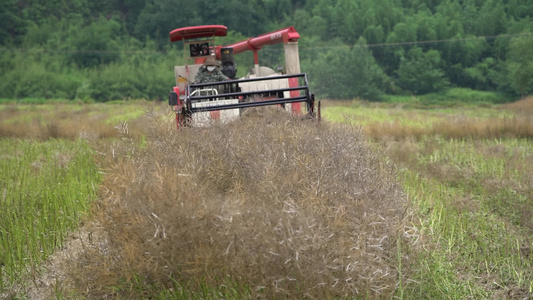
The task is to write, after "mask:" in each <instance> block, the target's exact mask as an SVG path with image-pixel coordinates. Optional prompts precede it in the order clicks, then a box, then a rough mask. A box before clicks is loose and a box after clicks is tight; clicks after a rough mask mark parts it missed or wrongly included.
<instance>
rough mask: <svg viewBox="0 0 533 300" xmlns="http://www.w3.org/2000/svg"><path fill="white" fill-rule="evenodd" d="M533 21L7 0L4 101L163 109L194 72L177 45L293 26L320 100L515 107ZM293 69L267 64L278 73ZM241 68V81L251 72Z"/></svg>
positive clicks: (350, 3)
mask: <svg viewBox="0 0 533 300" xmlns="http://www.w3.org/2000/svg"><path fill="white" fill-rule="evenodd" d="M532 16H533V2H531V1H529V0H488V1H480V0H465V1H462V0H444V1H421V0H355V1H354V0H282V1H278V0H246V1H244V3H243V1H237V0H228V1H223V2H213V1H208V0H198V1H194V2H190V1H184V0H149V1H141V0H121V1H117V0H111V1H103V0H96V1H89V0H68V1H60V0H48V1H44V0H27V1H20V0H4V1H2V3H0V78H1V79H2V80H1V82H0V97H5V98H24V97H45V98H67V99H92V100H96V101H108V100H111V99H128V98H150V99H154V98H164V97H165V95H166V94H167V92H168V91H169V90H170V87H171V86H172V84H173V81H174V78H173V72H172V68H173V66H174V65H178V64H181V63H183V56H182V54H181V47H182V45H180V44H179V43H176V44H175V45H174V44H170V42H169V41H168V33H169V32H170V31H171V30H173V29H175V28H179V27H184V26H193V25H205V24H223V25H226V26H228V28H229V29H230V34H229V36H228V37H227V38H223V39H220V40H219V42H221V43H223V44H227V43H230V42H234V41H238V40H240V39H244V38H247V37H251V36H256V35H259V34H262V33H266V32H270V31H273V30H277V29H280V28H283V27H286V26H294V27H295V28H296V30H297V31H298V32H299V33H300V35H301V39H300V58H301V60H302V64H301V67H302V71H304V72H308V73H309V74H310V75H312V76H310V81H311V86H312V88H313V90H316V94H317V96H318V97H322V98H323V97H329V98H334V99H335V98H338V99H345V98H355V97H359V98H365V99H371V100H379V99H382V96H383V94H393V95H411V94H415V95H419V94H427V93H435V92H443V91H445V90H446V89H448V88H450V87H460V88H468V89H474V90H482V91H491V92H498V93H502V94H505V95H507V96H508V97H515V98H516V97H518V96H520V95H522V96H524V95H527V94H529V93H531V92H532V86H533V84H532V82H531V81H532V78H533V76H532V74H533V59H531V55H532V54H531V51H529V49H531V48H532V47H533V34H532V32H533V22H531V18H532ZM241 56H244V57H251V56H246V55H241ZM282 59H283V56H282V52H281V51H280V49H279V48H276V47H266V48H264V49H262V50H261V52H260V60H261V63H262V64H264V65H267V66H269V67H275V66H276V65H277V64H279V62H280V61H282ZM237 62H238V63H239V74H241V75H243V74H244V73H245V72H246V70H247V69H248V68H249V67H250V66H251V65H252V60H251V59H249V60H247V61H243V60H242V59H241V61H239V60H238V61H237Z"/></svg>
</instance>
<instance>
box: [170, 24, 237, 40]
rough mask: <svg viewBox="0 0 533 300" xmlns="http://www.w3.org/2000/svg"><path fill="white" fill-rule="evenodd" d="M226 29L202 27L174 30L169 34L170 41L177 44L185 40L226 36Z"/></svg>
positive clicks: (216, 26) (212, 26)
mask: <svg viewBox="0 0 533 300" xmlns="http://www.w3.org/2000/svg"><path fill="white" fill-rule="evenodd" d="M227 34H228V28H227V27H226V26H223V25H202V26H191V27H183V28H178V29H174V30H172V31H171V32H170V41H171V42H177V41H181V40H187V39H195V38H204V37H212V36H226V35H227Z"/></svg>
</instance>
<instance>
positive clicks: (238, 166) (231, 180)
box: [73, 112, 407, 298]
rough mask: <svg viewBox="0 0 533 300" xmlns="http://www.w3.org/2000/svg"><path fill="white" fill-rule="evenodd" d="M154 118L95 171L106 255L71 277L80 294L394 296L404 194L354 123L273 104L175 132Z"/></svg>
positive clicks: (94, 256)
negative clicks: (221, 291) (228, 289)
mask: <svg viewBox="0 0 533 300" xmlns="http://www.w3.org/2000/svg"><path fill="white" fill-rule="evenodd" d="M154 122H155V123H154V125H153V126H152V128H151V130H150V131H151V132H150V134H149V142H148V145H147V147H146V148H145V149H144V150H143V152H142V153H140V152H137V153H136V154H135V155H133V156H131V157H129V158H128V159H127V160H125V161H120V163H116V164H115V166H114V167H113V169H112V170H110V171H109V172H108V173H107V176H106V179H105V182H104V186H103V188H102V189H101V191H102V193H103V195H102V201H101V202H100V203H99V208H100V209H99V212H97V213H96V214H97V217H99V219H100V222H101V223H102V224H103V226H104V227H105V230H106V231H107V233H108V234H109V241H110V243H111V244H110V249H111V250H109V251H108V252H106V253H105V254H102V253H97V252H94V253H89V254H88V257H87V260H85V261H84V262H82V263H81V264H80V268H76V270H77V271H78V272H76V274H74V275H73V276H75V277H76V276H78V277H81V278H85V277H88V278H94V280H92V281H89V282H90V287H89V289H88V294H89V295H88V296H90V297H91V296H93V297H99V296H102V295H103V294H108V293H109V292H110V289H109V288H110V287H113V290H115V291H116V290H117V289H116V287H117V285H118V286H119V289H118V290H119V295H121V296H125V297H140V296H141V295H138V294H135V293H136V292H135V291H136V290H135V289H129V288H126V287H130V285H131V284H133V282H134V281H135V282H137V283H136V284H139V283H138V281H140V282H141V283H140V284H141V285H146V286H152V287H153V286H156V287H157V286H166V287H169V288H170V287H174V288H176V285H175V283H176V282H178V283H179V286H180V287H186V288H187V289H191V290H193V291H194V289H196V288H199V287H200V286H203V285H207V286H220V285H222V284H226V285H227V284H228V283H229V284H236V286H240V287H244V288H243V289H244V290H245V291H243V292H242V293H244V294H248V295H249V296H250V297H251V298H257V297H265V298H272V297H275V298H279V297H289V298H293V297H310V298H325V297H328V298H329V297H336V296H339V297H344V296H355V295H366V296H371V297H384V298H389V297H390V296H391V295H392V294H393V293H395V292H396V291H397V289H398V286H399V283H398V282H399V279H400V278H401V277H402V276H404V277H405V274H403V275H402V274H401V272H400V270H399V268H398V265H399V263H398V259H399V257H398V256H400V257H401V256H403V254H401V253H400V254H399V253H398V249H399V248H398V247H397V242H398V241H399V240H400V239H402V236H403V232H404V230H403V227H404V220H405V218H406V207H407V203H406V196H405V195H404V194H403V192H402V190H401V188H400V187H399V185H398V184H397V183H396V176H395V171H394V169H393V166H392V165H389V164H387V163H384V162H383V160H381V159H380V158H378V157H377V155H376V154H375V153H373V152H371V151H370V150H369V148H368V147H367V145H366V144H365V142H364V138H363V136H362V134H361V132H360V130H359V129H358V128H356V127H354V126H351V125H347V124H337V125H334V124H320V125H317V124H316V123H313V122H311V121H307V120H303V121H302V120H298V119H295V118H292V117H290V116H286V115H285V114H276V113H274V114H272V112H270V113H268V114H267V116H263V118H256V117H254V116H252V115H250V116H244V117H243V118H241V119H239V120H237V121H235V122H232V123H229V124H225V125H215V126H213V127H210V128H202V129H198V128H185V129H183V130H181V131H179V132H178V133H176V132H175V127H174V124H172V123H169V122H166V121H161V120H154ZM91 255H92V256H91ZM403 259H405V257H403ZM95 262H99V265H96V263H95ZM403 263H404V264H405V261H404V262H403ZM102 266H105V268H102ZM103 269H105V271H103ZM134 279H135V280H134ZM404 279H405V278H404ZM82 282H84V285H85V286H84V287H83V289H84V290H85V288H87V281H82ZM119 282H125V285H123V286H121V285H120V284H119ZM400 288H401V287H400ZM115 295H116V294H115ZM241 295H242V294H241Z"/></svg>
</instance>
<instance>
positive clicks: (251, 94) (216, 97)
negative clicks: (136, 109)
mask: <svg viewBox="0 0 533 300" xmlns="http://www.w3.org/2000/svg"><path fill="white" fill-rule="evenodd" d="M226 34H227V27H225V26H222V25H205V26H192V27H184V28H179V29H175V30H173V31H171V32H170V41H171V42H177V41H183V45H184V52H185V58H186V61H188V62H190V63H191V64H186V65H183V66H176V67H174V73H175V77H176V86H175V87H174V89H173V91H172V92H171V93H170V94H169V105H170V106H172V108H173V110H174V112H175V113H176V121H177V126H178V129H179V128H180V127H181V126H195V127H203V126H209V125H210V124H212V123H213V122H214V121H216V120H219V121H221V122H228V121H231V120H234V119H235V118H238V117H239V116H240V115H241V113H242V112H243V111H244V110H245V109H246V108H250V107H259V106H268V105H279V106H281V107H283V108H284V109H285V110H287V111H289V112H291V113H292V114H293V115H304V114H307V116H309V117H311V118H318V119H320V103H318V108H317V109H315V97H314V95H313V94H312V93H310V91H309V86H308V81H307V75H306V74H305V73H301V72H300V59H299V52H298V39H299V38H300V35H299V34H298V32H296V30H295V29H294V27H292V26H291V27H287V28H284V29H280V30H277V31H274V32H271V33H267V34H263V35H260V36H258V37H255V38H249V39H246V40H244V41H241V42H237V43H234V44H230V45H227V46H216V45H215V37H220V36H226ZM279 43H283V47H284V52H285V67H284V68H283V67H282V68H278V70H277V71H274V70H273V69H271V68H268V67H265V66H260V65H259V59H258V51H259V50H260V49H261V48H263V47H264V46H267V45H274V44H279ZM248 50H250V51H253V53H254V68H253V69H251V70H250V72H249V73H248V74H247V75H246V76H245V77H244V78H239V79H237V78H235V76H236V73H237V69H236V64H235V62H234V60H233V55H234V54H239V53H242V52H244V51H248ZM207 58H210V60H212V59H213V58H215V59H216V60H217V61H220V65H221V71H222V73H223V74H224V75H226V76H227V77H229V78H230V80H226V81H219V82H209V83H196V82H194V78H195V76H196V74H197V72H198V70H199V69H200V67H202V65H203V64H204V62H205V61H206V59H207ZM302 104H304V105H305V107H303V108H302Z"/></svg>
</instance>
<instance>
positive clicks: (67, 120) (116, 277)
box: [0, 98, 533, 299]
mask: <svg viewBox="0 0 533 300" xmlns="http://www.w3.org/2000/svg"><path fill="white" fill-rule="evenodd" d="M532 113H533V98H529V99H525V100H522V101H519V102H516V103H511V104H505V105H485V104H482V105H463V106H461V105H454V106H448V107H437V106H434V105H432V106H431V107H420V105H419V104H417V105H412V103H409V102H400V103H390V104H387V103H367V102H360V101H346V102H338V101H324V103H323V118H324V122H323V123H322V124H321V125H319V126H317V125H316V124H314V123H312V122H309V121H301V120H295V119H293V118H290V117H289V116H286V115H284V114H279V112H277V111H269V110H257V111H256V112H255V113H250V114H247V115H246V116H244V117H243V118H242V119H241V120H239V121H237V122H234V123H232V124H227V125H225V126H214V127H212V128H209V129H186V130H183V131H181V132H179V133H176V131H175V126H174V124H173V117H172V114H171V113H169V111H168V109H167V108H166V107H165V105H164V104H163V105H161V104H154V103H148V104H146V103H113V104H82V103H78V104H65V103H58V104H53V105H16V104H7V103H6V104H2V105H0V120H1V122H0V136H2V138H1V139H0V149H1V152H2V155H3V157H4V158H5V159H3V160H2V162H1V163H0V165H1V166H2V168H1V172H0V180H1V183H2V187H4V188H3V196H2V197H3V198H2V202H0V206H1V208H2V212H3V215H4V216H7V217H5V218H2V220H0V224H1V225H2V226H1V227H0V228H2V231H1V232H0V250H1V251H0V258H1V259H2V260H3V261H2V267H1V268H2V269H1V275H2V280H1V283H2V285H1V286H0V289H1V290H0V296H6V297H16V298H23V297H24V295H26V296H27V297H29V298H31V295H35V294H36V293H42V292H45V294H47V295H50V296H49V298H63V299H72V298H76V299H79V298H87V299H94V298H98V299H100V298H103V297H107V298H113V299H131V298H134V299H145V298H154V299H190V298H194V299H205V298H210V299H212V298H214V299H219V298H224V299H242V298H253V299H256V298H278V299H279V298H320V299H323V298H338V299H344V298H350V299H351V298H355V299H367V298H371V299H372V298H385V299H387V298H400V299H527V298H528V297H533V259H532V257H533V256H532V254H533V240H532V238H531V236H532V234H533V177H532V175H531V174H530V173H531V172H530V170H532V169H533V141H532V137H533V120H532V119H531V116H532V115H533V114H532ZM59 183H60V184H59ZM80 200H83V201H80ZM89 207H90V208H89ZM5 211H8V212H9V213H8V214H4V212H5ZM67 220H68V222H67ZM77 224H78V225H81V226H80V227H78V229H74V228H76V225H77ZM69 232H70V234H69ZM73 236H74V237H73ZM72 242H80V243H81V246H79V247H74V246H73V245H74V244H72ZM54 249H55V251H54ZM75 249H79V250H77V252H76V251H75ZM74 252H76V253H74ZM61 253H67V254H61ZM58 254H59V255H58ZM47 257H50V259H49V260H50V261H52V262H54V263H53V264H46V263H42V262H43V261H45V260H46V258H47ZM58 257H60V258H61V259H60V263H59V262H58ZM55 262H58V263H55ZM54 265H57V266H59V265H65V266H68V267H63V268H58V267H57V266H56V267H54ZM58 274H61V275H62V276H59V275H58ZM45 278H55V281H48V282H46V284H44V283H43V282H45V281H46V280H45ZM58 278H60V280H58Z"/></svg>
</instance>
